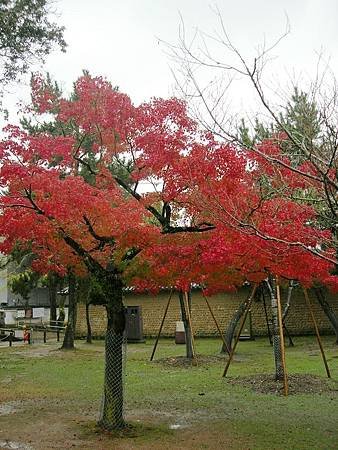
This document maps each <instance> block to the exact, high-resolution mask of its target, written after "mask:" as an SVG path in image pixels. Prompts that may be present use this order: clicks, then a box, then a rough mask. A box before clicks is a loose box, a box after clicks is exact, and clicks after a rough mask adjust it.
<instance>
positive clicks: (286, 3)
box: [5, 0, 338, 120]
mask: <svg viewBox="0 0 338 450" xmlns="http://www.w3.org/2000/svg"><path fill="white" fill-rule="evenodd" d="M212 5H215V2H210V1H208V0H97V1H96V2H94V1H93V0H58V1H55V7H56V9H57V10H58V13H59V16H60V17H59V23H60V24H63V25H64V26H65V27H66V32H65V39H66V41H67V43H68V50H67V53H66V54H62V53H60V52H54V53H53V54H52V55H51V56H50V57H49V58H48V61H47V64H46V66H45V70H48V71H49V72H50V73H51V75H52V76H53V77H54V79H56V80H57V81H59V82H60V84H61V86H63V87H64V89H66V90H70V88H71V86H72V82H73V81H74V80H75V79H76V78H77V77H78V76H79V75H80V74H81V71H82V69H88V70H89V71H90V72H91V73H92V74H94V75H103V76H106V77H107V78H108V79H109V80H110V81H112V83H113V84H114V85H118V86H119V87H120V89H121V91H124V92H127V93H128V94H129V95H130V96H131V98H132V99H133V100H134V102H136V103H139V102H141V101H142V100H147V99H148V98H149V97H151V96H164V97H166V96H168V95H170V94H171V93H172V88H173V85H174V81H173V77H172V74H171V72H170V68H169V65H170V64H171V62H170V60H169V58H168V56H167V55H166V54H165V52H164V50H165V48H164V46H163V45H161V44H160V43H159V39H161V40H164V41H168V42H170V43H175V42H177V39H178V29H179V24H180V16H179V13H180V14H181V15H182V17H183V19H184V22H185V28H186V30H187V31H188V32H190V33H192V32H193V30H194V27H199V28H200V29H202V30H204V31H208V32H211V33H212V32H213V31H214V30H215V29H216V28H217V19H216V17H215V14H214V13H213V12H212V10H211V7H210V6H212ZM217 5H218V8H219V9H220V11H221V13H222V16H223V19H224V22H225V25H226V27H227V29H228V32H229V34H230V36H231V37H232V39H233V41H234V42H235V43H236V45H237V46H238V47H239V48H240V49H241V51H242V52H243V54H244V55H248V56H250V55H252V54H253V51H254V50H255V48H256V47H257V46H258V45H259V44H261V43H262V41H263V39H264V38H265V39H266V41H267V42H270V41H273V40H274V39H276V38H277V37H278V36H280V35H281V34H282V33H283V32H284V31H285V24H286V15H287V16H288V18H289V22H290V27H291V33H290V35H289V36H288V37H287V38H286V39H285V40H283V42H282V43H281V44H280V46H279V47H278V48H277V49H275V50H274V52H273V54H274V55H275V56H278V58H277V59H276V60H275V61H274V63H273V73H274V74H275V75H274V76H275V77H277V78H278V79H280V80H284V79H286V73H289V74H290V73H293V72H294V71H295V72H296V73H299V72H300V71H302V72H304V73H306V74H310V76H311V74H312V73H313V72H314V70H315V65H316V63H317V56H316V52H319V51H320V50H321V48H323V49H324V50H325V55H326V57H331V67H332V68H333V69H334V70H336V69H337V67H338V65H337V56H336V53H337V44H338V27H337V23H338V2H337V1H336V0H321V1H320V0H265V1H264V0H254V1H253V0H237V1H235V2H234V1H233V0H232V1H230V0H219V1H218V2H217ZM26 92H27V90H26ZM24 93H25V88H15V89H12V94H11V95H7V96H6V98H5V104H6V102H7V105H9V107H10V111H11V119H12V120H15V114H14V111H15V108H14V106H13V105H14V104H15V102H16V101H17V100H19V99H20V98H22V97H24V96H25V94H24ZM240 95H241V93H240V92H238V96H239V97H240Z"/></svg>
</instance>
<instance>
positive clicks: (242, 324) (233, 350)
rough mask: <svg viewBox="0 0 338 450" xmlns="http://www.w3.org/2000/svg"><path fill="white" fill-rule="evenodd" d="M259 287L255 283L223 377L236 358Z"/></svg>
mask: <svg viewBox="0 0 338 450" xmlns="http://www.w3.org/2000/svg"><path fill="white" fill-rule="evenodd" d="M257 287H258V285H257V284H256V283H255V284H254V286H253V288H252V291H251V294H250V297H249V300H248V303H247V305H246V310H245V313H244V315H243V317H242V322H241V325H240V327H239V330H238V333H237V336H236V339H235V342H234V345H233V347H232V349H231V352H230V354H229V359H228V361H227V363H226V366H225V368H224V372H223V377H225V376H226V374H227V372H228V369H229V366H230V364H231V361H232V359H233V357H234V354H235V350H236V347H237V344H238V341H239V337H240V335H241V333H242V330H243V327H244V324H245V321H246V318H247V315H248V312H249V310H250V307H251V303H252V300H253V298H254V295H255V292H256V290H257Z"/></svg>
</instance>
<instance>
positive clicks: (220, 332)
mask: <svg viewBox="0 0 338 450" xmlns="http://www.w3.org/2000/svg"><path fill="white" fill-rule="evenodd" d="M202 295H203V297H204V300H205V302H206V304H207V306H208V308H209V311H210V314H211V317H212V318H213V319H214V322H215V325H216V328H217V330H218V332H219V335H220V336H221V339H222V341H223V344H224V347H225V349H226V351H227V352H228V355H230V350H229V347H228V344H227V343H226V340H225V339H224V336H223V333H222V331H221V329H220V327H219V325H218V322H217V319H216V317H215V315H214V313H213V311H212V309H211V306H210V303H209V301H208V299H207V297H206V296H205V295H204V294H203V292H202Z"/></svg>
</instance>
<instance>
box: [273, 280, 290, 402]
mask: <svg viewBox="0 0 338 450" xmlns="http://www.w3.org/2000/svg"><path fill="white" fill-rule="evenodd" d="M276 291H277V311H278V326H279V337H280V351H281V356H282V365H283V374H284V377H283V381H284V395H285V396H287V395H288V393H289V385H288V375H287V372H286V361H285V342H284V333H283V318H282V305H281V299H280V286H279V280H278V277H276Z"/></svg>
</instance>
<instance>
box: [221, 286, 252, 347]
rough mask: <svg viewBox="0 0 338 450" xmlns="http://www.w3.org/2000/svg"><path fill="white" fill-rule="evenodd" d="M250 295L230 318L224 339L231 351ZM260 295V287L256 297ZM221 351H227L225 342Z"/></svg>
mask: <svg viewBox="0 0 338 450" xmlns="http://www.w3.org/2000/svg"><path fill="white" fill-rule="evenodd" d="M250 295H251V294H249V295H248V297H247V298H246V299H245V300H244V302H242V303H241V304H240V305H239V307H238V309H236V311H235V313H234V314H233V316H232V317H231V319H230V322H229V325H228V327H227V329H226V330H225V333H224V339H225V342H226V343H227V346H228V349H229V351H231V348H232V340H233V338H234V335H235V331H236V328H237V325H238V323H239V321H240V320H241V317H242V316H243V314H244V313H245V310H246V308H247V305H248V301H249V299H250ZM258 295H260V289H257V291H256V293H255V297H256V296H258ZM221 353H227V349H226V348H225V345H224V344H223V345H222V349H221Z"/></svg>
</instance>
